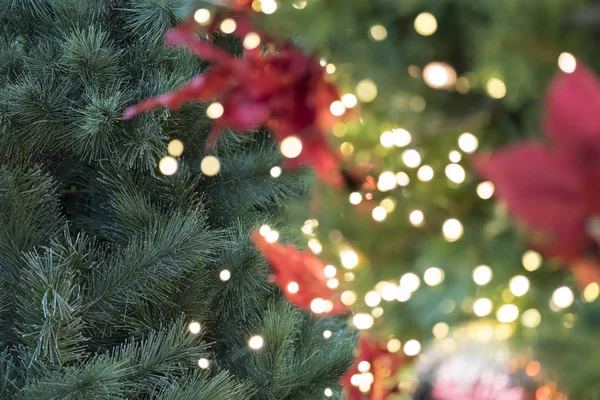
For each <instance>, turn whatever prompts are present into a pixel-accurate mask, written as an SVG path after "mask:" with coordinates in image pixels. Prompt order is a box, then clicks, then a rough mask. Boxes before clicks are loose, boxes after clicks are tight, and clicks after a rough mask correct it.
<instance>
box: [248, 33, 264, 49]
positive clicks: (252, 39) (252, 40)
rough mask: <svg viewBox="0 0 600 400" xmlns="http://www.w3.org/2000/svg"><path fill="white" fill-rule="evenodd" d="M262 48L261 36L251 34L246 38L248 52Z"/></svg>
mask: <svg viewBox="0 0 600 400" xmlns="http://www.w3.org/2000/svg"><path fill="white" fill-rule="evenodd" d="M258 46H260V36H259V35H258V33H256V32H249V33H248V34H246V36H245V37H244V48H245V49H246V50H254V49H255V48H257V47H258Z"/></svg>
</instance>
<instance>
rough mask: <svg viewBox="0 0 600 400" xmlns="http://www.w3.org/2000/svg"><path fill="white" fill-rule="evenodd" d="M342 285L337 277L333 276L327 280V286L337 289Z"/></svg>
mask: <svg viewBox="0 0 600 400" xmlns="http://www.w3.org/2000/svg"><path fill="white" fill-rule="evenodd" d="M338 286H340V281H339V280H337V279H335V278H331V279H328V280H327V287H328V288H329V289H337V287H338Z"/></svg>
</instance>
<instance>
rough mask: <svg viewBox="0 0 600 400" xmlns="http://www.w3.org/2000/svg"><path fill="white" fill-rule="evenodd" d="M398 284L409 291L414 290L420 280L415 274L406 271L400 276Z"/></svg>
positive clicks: (419, 283)
mask: <svg viewBox="0 0 600 400" xmlns="http://www.w3.org/2000/svg"><path fill="white" fill-rule="evenodd" d="M400 286H401V287H402V288H404V289H406V290H408V291H410V292H414V291H416V290H417V289H418V288H419V286H421V280H420V279H419V277H418V276H417V275H416V274H413V273H412V272H408V273H406V274H404V275H402V278H400Z"/></svg>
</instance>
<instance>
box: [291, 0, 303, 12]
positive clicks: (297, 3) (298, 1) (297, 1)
mask: <svg viewBox="0 0 600 400" xmlns="http://www.w3.org/2000/svg"><path fill="white" fill-rule="evenodd" d="M292 6H293V7H294V8H295V9H296V10H302V9H303V8H304V7H306V0H295V1H294V2H293V3H292Z"/></svg>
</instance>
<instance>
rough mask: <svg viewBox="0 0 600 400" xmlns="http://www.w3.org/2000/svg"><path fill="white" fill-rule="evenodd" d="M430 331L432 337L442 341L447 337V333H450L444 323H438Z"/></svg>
mask: <svg viewBox="0 0 600 400" xmlns="http://www.w3.org/2000/svg"><path fill="white" fill-rule="evenodd" d="M432 331H433V336H435V337H436V338H438V339H443V338H445V337H446V336H448V333H449V332H450V327H449V326H448V324H447V323H445V322H438V323H437V324H435V325H434V326H433V330H432Z"/></svg>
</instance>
